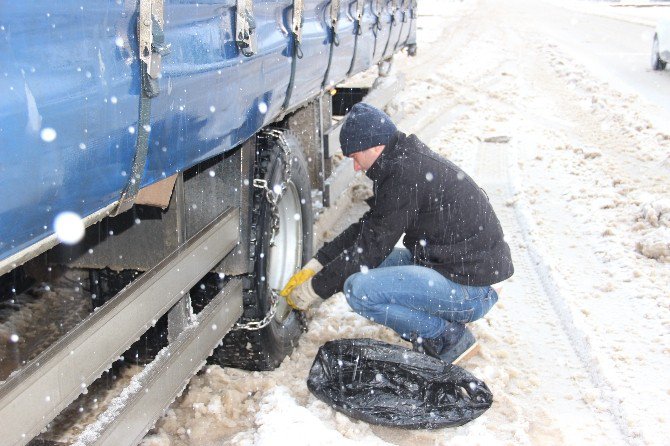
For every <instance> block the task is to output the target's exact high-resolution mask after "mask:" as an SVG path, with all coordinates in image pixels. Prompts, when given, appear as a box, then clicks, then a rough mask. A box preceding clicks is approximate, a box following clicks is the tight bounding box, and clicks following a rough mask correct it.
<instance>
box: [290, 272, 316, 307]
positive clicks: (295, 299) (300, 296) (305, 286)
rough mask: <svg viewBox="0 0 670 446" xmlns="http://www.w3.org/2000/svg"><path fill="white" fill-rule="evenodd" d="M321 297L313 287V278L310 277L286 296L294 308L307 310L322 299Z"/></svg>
mask: <svg viewBox="0 0 670 446" xmlns="http://www.w3.org/2000/svg"><path fill="white" fill-rule="evenodd" d="M322 300H323V299H321V297H319V295H318V294H316V292H315V291H314V288H312V279H311V278H309V279H307V280H306V281H305V282H303V283H301V284H300V285H298V286H297V287H295V289H294V290H293V291H292V292H291V294H290V295H289V296H288V297H287V298H286V303H288V304H289V305H290V306H291V308H293V309H294V310H300V311H305V310H306V309H308V308H309V307H311V306H312V305H314V304H315V303H317V302H319V301H322Z"/></svg>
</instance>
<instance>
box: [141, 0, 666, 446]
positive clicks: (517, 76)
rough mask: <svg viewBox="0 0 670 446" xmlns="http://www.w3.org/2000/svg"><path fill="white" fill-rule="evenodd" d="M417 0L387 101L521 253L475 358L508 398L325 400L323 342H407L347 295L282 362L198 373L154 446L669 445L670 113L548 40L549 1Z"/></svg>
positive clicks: (358, 206) (477, 369)
mask: <svg viewBox="0 0 670 446" xmlns="http://www.w3.org/2000/svg"><path fill="white" fill-rule="evenodd" d="M419 3H420V8H421V14H420V29H419V54H418V57H416V58H405V57H400V58H398V60H397V61H396V66H395V72H396V73H397V74H399V73H402V74H403V75H404V77H405V79H406V84H407V85H406V87H405V88H404V89H403V90H402V91H399V92H398V95H397V97H396V99H395V100H394V102H393V103H392V104H391V106H390V107H389V111H390V112H391V113H393V114H395V115H396V116H399V117H400V116H401V117H402V118H401V119H400V122H399V127H401V128H402V129H403V130H405V131H407V132H412V133H417V134H418V135H419V136H420V137H421V138H422V139H423V140H424V141H425V142H426V143H428V144H429V145H430V146H431V147H432V148H433V149H434V150H436V151H439V152H440V153H442V154H444V155H445V156H447V157H448V158H450V159H452V160H453V161H455V162H456V163H458V164H460V165H461V166H462V167H463V168H464V169H465V170H466V171H467V172H468V173H470V174H471V175H472V176H473V177H474V178H475V179H476V180H477V181H478V182H479V184H480V185H481V186H483V187H484V188H485V189H486V191H487V193H488V195H489V197H490V198H491V201H492V203H493V205H494V207H495V209H496V212H497V213H498V216H499V218H500V220H501V222H502V225H503V228H504V230H505V232H506V236H507V238H508V242H509V243H510V246H511V247H512V251H513V256H514V262H515V267H516V274H515V275H514V277H513V278H511V279H510V280H508V281H507V282H505V283H503V284H502V286H503V291H502V296H501V299H500V301H499V303H498V305H497V306H496V307H495V308H494V309H493V310H492V311H491V312H490V313H489V314H488V315H487V317H486V318H485V319H484V320H480V321H477V322H476V323H474V324H473V327H472V328H473V331H474V333H475V334H476V335H477V337H478V338H479V340H480V343H481V344H482V351H481V354H480V355H479V356H476V357H474V358H472V359H470V360H468V361H466V362H464V363H463V364H462V366H464V367H465V368H466V369H468V370H469V371H471V372H473V373H474V374H475V375H476V376H478V377H479V378H481V379H483V380H484V381H486V383H487V384H488V386H489V387H490V388H491V390H492V391H493V394H494V398H495V401H494V404H493V406H492V407H491V409H489V411H488V412H486V413H485V414H484V415H483V416H482V417H480V418H478V419H477V420H475V421H473V422H472V423H469V424H467V425H465V426H462V427H459V428H454V429H443V430H435V431H400V430H394V429H388V428H380V427H375V426H371V425H368V424H366V423H362V422H358V421H354V420H351V419H348V418H347V417H345V416H343V415H341V414H339V413H337V412H336V411H334V410H333V409H331V408H330V407H329V406H328V405H326V404H324V403H322V402H320V401H319V400H317V399H316V398H315V397H313V396H312V395H311V394H310V393H309V391H308V390H307V387H306V379H307V374H308V371H309V368H310V366H311V363H312V361H313V358H314V356H315V355H316V352H317V350H318V347H319V346H320V345H322V344H323V343H324V342H326V341H328V340H331V339H337V338H345V337H372V338H376V339H380V340H383V341H387V342H392V343H402V341H400V340H399V339H398V337H397V336H396V335H395V334H394V333H393V332H391V331H390V330H387V329H385V328H383V327H381V326H378V325H375V324H373V323H371V322H369V321H367V320H364V319H363V318H361V317H359V316H357V315H356V314H354V313H353V312H352V311H351V310H350V309H349V308H348V306H347V304H346V302H345V300H344V298H343V296H342V295H340V294H338V295H335V296H333V297H332V298H331V299H329V300H327V301H326V302H325V303H324V304H323V305H321V306H320V307H319V308H317V309H315V310H314V311H312V314H311V322H310V325H309V332H308V333H307V334H305V335H304V336H303V338H301V342H300V346H299V347H298V348H297V350H296V351H295V352H294V354H293V355H292V356H291V357H290V358H288V359H286V360H285V361H284V363H283V364H282V365H281V366H280V367H279V369H277V370H276V371H273V372H262V373H259V372H256V373H250V372H244V371H239V370H233V369H221V368H219V367H216V366H211V367H208V368H207V369H206V370H205V372H204V373H201V374H200V375H198V376H196V377H194V378H193V380H192V382H191V384H190V386H189V388H188V390H187V391H186V392H184V395H182V397H181V398H180V399H179V400H178V401H176V402H175V403H174V404H173V405H172V407H171V408H170V410H169V411H168V413H167V415H166V416H165V417H164V418H162V419H161V420H160V421H159V422H158V423H157V426H156V428H155V429H154V431H153V432H152V434H151V435H149V436H147V437H146V438H145V440H144V443H143V444H144V445H147V446H149V445H152V446H153V445H212V444H217V445H219V444H225V445H252V444H257V445H270V444H271V445H275V444H291V445H293V446H296V445H311V444H315V445H316V444H318V445H329V444H332V445H335V444H337V445H339V444H360V443H364V444H373V445H374V444H380V445H381V444H399V445H404V444H407V445H409V444H411V445H417V444H450V445H459V444H463V445H477V444H481V445H491V444H514V445H517V444H584V443H588V444H611V445H615V444H633V445H650V444H658V445H661V444H667V442H668V438H670V412H669V411H668V407H670V314H669V313H670V298H669V297H668V295H667V293H668V290H669V289H670V286H669V285H670V181H669V180H670V159H669V156H670V124H668V126H667V127H661V126H659V124H658V123H656V124H652V122H656V121H654V119H653V118H654V117H655V116H657V115H658V114H659V113H667V111H668V110H667V109H665V110H661V109H659V107H658V106H657V105H653V104H651V103H648V102H646V101H645V100H644V99H642V98H641V97H639V96H637V95H635V94H631V93H629V92H622V91H621V90H620V89H618V88H615V87H614V86H613V85H612V84H610V83H608V81H607V79H603V78H601V77H599V75H598V74H597V73H594V72H592V71H590V70H589V69H588V68H586V67H585V66H584V65H581V64H579V63H578V62H576V61H575V60H574V59H573V58H571V56H570V52H569V51H567V50H565V49H564V48H562V47H561V46H560V45H558V44H556V43H555V42H553V41H552V40H550V39H549V38H548V37H546V36H545V35H542V34H541V33H540V34H538V33H537V32H536V29H535V28H534V26H533V24H532V23H529V21H528V20H526V19H525V17H527V14H528V12H529V11H531V12H532V11H533V8H536V9H540V8H542V7H543V3H542V2H541V1H530V0H508V1H505V2H498V1H495V0H466V1H459V2H447V1H444V0H421V1H420V2H419ZM570 7H572V8H577V7H582V11H584V10H590V9H592V8H600V9H604V8H608V6H606V5H601V4H598V5H593V4H592V2H589V4H588V5H587V6H586V7H583V5H582V4H581V3H579V2H571V3H570ZM619 9H622V10H623V9H624V8H619ZM625 9H631V8H625ZM617 14H623V13H620V12H617ZM636 14H637V13H636ZM631 20H633V21H634V20H636V17H634V16H633V15H631ZM644 48H645V49H646V48H647V46H644ZM661 75H663V76H666V77H668V78H670V73H668V72H666V73H661ZM665 80H666V81H670V79H665ZM664 85H665V86H666V88H667V86H668V83H667V82H666V83H665V84H664ZM669 107H670V105H669ZM496 137H498V138H496ZM495 141H503V142H497V143H496V142H495ZM504 141H507V142H504ZM364 195H365V190H364V186H358V187H357V189H356V190H354V191H352V193H351V194H350V196H348V197H345V199H344V200H343V201H342V202H340V207H339V208H338V210H337V211H338V212H341V213H343V217H342V218H341V219H339V225H341V226H336V227H331V226H328V227H326V226H325V222H326V221H333V219H330V220H328V219H323V222H322V223H321V224H320V226H319V227H318V233H319V234H318V235H319V236H320V238H321V239H323V238H326V239H327V238H330V237H332V236H334V235H335V234H337V232H338V231H339V230H341V229H342V225H346V224H347V223H348V222H351V221H353V220H354V219H355V218H356V216H357V215H360V213H362V212H363V211H364V204H363V203H362V198H363V196H364Z"/></svg>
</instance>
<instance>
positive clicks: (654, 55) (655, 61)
mask: <svg viewBox="0 0 670 446" xmlns="http://www.w3.org/2000/svg"><path fill="white" fill-rule="evenodd" d="M658 48H659V44H658V35H654V43H653V45H652V46H651V68H652V69H653V70H655V71H662V70H665V65H666V63H665V61H664V60H661V54H660V51H659V49H658Z"/></svg>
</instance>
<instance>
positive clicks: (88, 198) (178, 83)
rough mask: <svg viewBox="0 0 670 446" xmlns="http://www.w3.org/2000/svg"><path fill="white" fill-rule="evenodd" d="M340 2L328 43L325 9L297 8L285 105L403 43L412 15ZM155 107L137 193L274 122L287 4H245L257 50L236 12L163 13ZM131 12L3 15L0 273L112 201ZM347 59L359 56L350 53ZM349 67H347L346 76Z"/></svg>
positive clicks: (99, 2)
mask: <svg viewBox="0 0 670 446" xmlns="http://www.w3.org/2000/svg"><path fill="white" fill-rule="evenodd" d="M373 3H374V4H375V5H374V6H376V4H377V2H372V1H370V0H367V1H365V6H364V14H363V19H362V23H361V24H360V27H359V25H358V24H357V23H356V21H355V16H356V7H357V2H356V1H355V0H349V1H346V0H345V1H342V2H341V5H340V15H339V20H338V40H339V44H338V45H336V46H333V47H332V48H333V53H332V57H331V55H330V51H331V45H330V42H331V35H330V31H329V29H328V26H329V22H330V18H329V15H330V2H329V1H323V0H305V2H304V4H305V11H304V19H303V26H302V42H301V44H300V53H301V58H299V59H297V60H296V61H295V67H296V72H295V79H294V87H293V90H292V91H291V96H290V102H289V106H291V107H292V106H296V105H298V104H301V103H302V102H304V101H306V100H309V99H311V98H314V97H316V96H317V95H318V94H319V92H320V91H321V90H322V84H323V81H324V77H325V75H326V67H327V65H328V60H329V58H331V59H332V61H331V66H330V71H329V74H328V78H327V85H334V84H336V83H338V82H340V81H342V80H343V79H345V78H346V77H347V76H348V75H351V74H353V73H356V72H358V71H361V70H363V69H366V68H368V67H369V66H371V65H372V64H374V63H375V62H377V61H379V60H381V59H383V58H387V57H390V56H391V55H392V54H393V53H394V52H395V51H396V50H397V49H398V48H400V47H402V46H403V45H404V44H405V42H408V41H409V40H411V39H412V32H410V30H411V25H410V23H405V22H403V18H406V19H411V18H412V16H411V15H410V14H408V13H404V12H403V11H395V15H394V16H392V15H391V12H392V11H393V8H392V4H393V2H392V1H391V0H389V1H388V2H386V6H385V7H384V8H383V10H382V12H381V14H379V18H378V17H377V15H376V14H375V12H377V11H376V9H375V10H373ZM164 10H165V12H164V19H165V26H164V31H165V40H166V42H168V43H169V44H170V45H171V52H170V54H169V55H167V56H166V57H164V58H163V63H162V70H161V75H162V77H161V79H160V94H159V95H158V96H157V97H156V98H154V99H152V100H151V119H150V137H149V150H148V154H147V163H146V167H145V171H144V175H143V177H142V183H141V184H142V185H143V186H146V185H149V184H152V183H154V182H156V181H158V180H160V179H162V178H165V177H167V176H170V175H172V174H173V173H175V172H178V171H183V170H184V169H187V168H189V167H190V166H193V165H194V164H196V163H198V162H200V161H202V160H205V159H208V158H210V157H212V156H214V155H216V154H220V153H222V152H224V151H226V150H229V149H231V148H233V147H235V146H236V145H238V144H239V143H240V142H242V141H244V140H246V139H247V138H249V137H250V136H252V135H253V134H254V133H255V132H257V131H258V130H259V129H260V128H262V127H263V126H265V125H267V124H268V123H270V122H272V121H273V120H274V119H276V117H277V116H278V115H279V114H280V113H281V112H282V110H283V108H282V107H283V105H284V101H285V99H286V94H287V90H288V86H289V83H290V80H291V65H292V60H293V56H294V55H293V41H292V39H293V36H292V34H290V32H289V31H288V30H290V29H291V26H290V24H291V19H292V13H293V1H292V0H259V1H254V19H255V22H256V30H255V33H256V37H257V42H258V48H257V51H256V53H255V54H254V55H252V56H250V57H247V56H244V55H242V53H241V52H240V51H239V49H238V46H237V44H236V42H235V32H234V31H235V20H236V19H235V17H236V2H235V1H231V0H227V1H223V0H209V1H202V0H199V1H196V0H166V1H165V8H164ZM137 17H138V11H137V4H136V2H132V1H128V2H121V1H115V0H89V1H87V2H80V1H77V2H75V1H72V0H61V1H59V2H47V1H43V0H40V1H31V2H6V1H5V2H2V3H1V8H0V90H1V91H2V92H3V94H2V95H0V141H1V143H0V144H1V146H0V187H1V188H2V189H1V190H2V192H1V196H0V260H3V259H6V258H8V257H10V256H11V255H13V254H15V253H18V252H20V251H22V250H24V249H26V248H28V247H30V246H32V245H33V244H35V243H36V242H38V241H40V240H42V239H44V238H46V237H48V236H49V235H51V234H53V222H54V218H55V216H56V215H58V214H59V213H61V212H63V211H72V212H75V213H77V214H78V215H80V216H82V217H85V216H88V215H91V214H92V213H95V212H96V211H98V210H100V209H103V208H105V207H106V206H108V205H110V204H112V203H114V202H115V201H116V200H118V199H119V196H120V194H121V192H122V191H123V189H124V187H125V186H126V185H127V183H128V181H129V172H130V169H131V167H132V163H133V158H134V156H135V151H136V147H135V146H136V140H137V136H138V133H139V132H138V129H137V126H138V110H139V101H140V72H141V71H140V63H139V59H138V43H137V31H136V28H137ZM354 47H356V49H355V50H354ZM352 58H353V63H352Z"/></svg>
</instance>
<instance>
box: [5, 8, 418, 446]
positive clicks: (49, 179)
mask: <svg viewBox="0 0 670 446" xmlns="http://www.w3.org/2000/svg"><path fill="white" fill-rule="evenodd" d="M416 8H417V5H416V1H415V0H350V1H337V0H330V1H319V0H263V1H261V0H253V1H252V0H236V1H235V0H227V1H226V0H209V1H199V2H196V1H192V0H126V1H122V0H118V1H116V2H112V1H102V0H95V1H91V2H87V3H84V4H83V5H82V4H81V2H74V1H73V0H63V1H61V2H58V3H57V4H53V5H47V4H46V2H28V3H21V2H19V3H16V4H12V5H6V6H3V10H2V12H0V60H2V61H3V71H4V76H0V85H3V86H4V87H5V91H9V92H11V94H8V95H6V96H5V97H4V98H2V99H0V103H1V104H2V105H1V106H0V138H2V142H3V153H2V154H1V155H0V182H1V183H2V184H3V192H2V199H1V200H0V275H1V276H0V280H1V281H4V282H7V283H10V284H11V283H13V282H12V280H14V281H15V280H16V277H18V276H19V275H21V276H23V275H25V274H27V273H26V272H25V271H28V270H29V269H30V268H29V266H30V265H31V264H34V263H36V262H37V263H40V264H49V265H64V266H66V267H67V268H77V269H81V270H83V271H86V272H87V273H88V275H89V291H90V295H91V303H90V305H91V312H90V315H89V316H88V317H86V318H85V319H84V320H83V321H81V322H80V323H78V324H77V325H76V326H74V327H73V328H72V329H71V330H69V331H68V332H67V333H66V334H65V335H64V336H62V337H60V338H59V339H58V340H57V341H55V342H54V343H52V344H51V345H49V346H48V347H47V348H46V349H45V350H43V351H41V352H40V353H39V354H38V355H37V356H35V357H34V358H32V359H30V360H29V361H28V362H27V363H26V364H25V365H23V366H22V367H20V368H18V369H17V370H15V371H14V372H13V373H12V374H11V375H9V376H7V377H0V379H3V378H6V379H5V380H4V381H2V382H0V420H2V423H0V436H1V438H3V444H26V443H28V442H29V441H30V440H31V439H32V438H34V437H35V436H36V435H38V434H39V433H40V432H41V431H43V430H44V429H45V427H47V426H48V424H49V423H50V422H51V421H52V420H53V419H54V418H55V417H56V416H57V415H58V414H59V413H60V412H61V411H63V410H64V409H65V408H67V407H68V405H70V404H71V403H72V402H73V401H74V400H75V399H76V398H77V397H78V396H79V395H80V394H81V393H82V392H84V391H85V390H86V389H87V387H88V386H89V385H91V384H92V383H93V382H94V381H95V380H96V379H98V378H99V377H100V376H101V375H102V374H103V373H105V371H107V370H109V369H110V368H111V367H112V365H113V364H114V363H115V362H117V361H119V360H120V358H122V359H123V360H125V361H133V362H137V363H140V364H144V365H145V366H144V368H143V370H142V372H140V373H138V374H137V375H135V376H134V377H133V378H132V380H131V383H130V384H129V385H128V386H127V387H126V388H125V389H124V390H123V392H122V393H121V394H120V395H119V396H118V397H117V398H116V399H115V400H114V401H113V402H112V403H111V404H110V406H109V407H108V408H107V409H106V411H105V413H103V414H102V415H101V416H100V417H99V418H98V420H97V421H96V422H95V423H94V424H92V425H90V426H88V427H87V428H86V430H85V431H84V432H83V433H82V434H81V435H80V436H79V438H78V444H110V445H118V444H136V443H138V442H140V441H141V439H142V438H143V436H144V435H145V434H146V432H147V431H148V430H149V429H150V428H151V427H152V426H153V424H154V423H155V421H156V420H157V419H158V418H159V417H160V416H161V415H162V414H163V413H164V411H165V410H166V409H167V407H168V406H169V404H170V403H171V402H172V401H173V400H174V399H175V397H176V396H177V395H179V394H180V393H181V392H182V391H183V389H184V388H185V386H186V385H187V384H188V381H189V380H190V378H191V377H192V376H193V375H194V374H195V373H196V372H197V371H198V370H199V369H201V368H202V366H203V365H204V364H205V363H206V362H207V361H209V362H212V363H216V364H220V365H222V366H234V367H243V368H247V369H252V370H270V369H273V368H275V367H277V366H278V365H279V364H280V363H281V361H282V360H283V359H284V358H285V357H286V356H287V355H289V354H290V353H291V351H292V349H293V348H294V346H295V345H296V343H297V341H298V338H299V336H300V334H301V332H302V330H303V329H304V326H305V321H304V319H303V318H304V316H303V315H301V314H299V313H298V312H295V311H291V309H290V308H288V307H287V305H286V302H285V301H284V300H283V299H280V298H279V297H278V295H277V290H279V289H281V287H282V286H283V284H285V283H286V281H287V280H288V278H289V277H290V276H291V275H292V274H293V273H294V272H295V271H297V270H298V269H299V268H300V267H301V266H302V265H303V264H304V263H305V262H306V261H307V260H308V259H309V258H310V257H311V255H312V251H313V219H314V214H315V213H316V212H317V211H318V208H320V207H328V206H331V205H332V204H333V203H334V201H335V200H336V199H337V197H339V196H340V195H341V194H342V193H343V192H344V190H345V189H346V188H347V187H348V185H349V183H350V182H351V180H352V176H353V168H352V166H351V162H350V160H349V159H347V158H344V159H342V157H341V156H340V155H338V151H339V141H338V137H339V130H340V126H339V123H340V117H341V116H342V115H344V113H345V112H346V110H348V109H349V108H350V107H351V106H352V105H353V104H354V103H355V102H358V101H361V100H364V101H366V102H368V103H371V104H373V105H376V106H378V107H383V106H384V105H385V104H386V103H387V102H388V101H389V100H390V99H391V97H392V95H393V92H394V91H396V90H397V88H399V86H398V84H397V82H399V81H398V80H397V79H390V78H380V80H378V81H376V82H375V83H376V84H377V86H376V88H374V89H372V90H369V89H368V88H339V85H340V84H341V83H342V82H343V81H345V80H347V79H349V78H351V77H352V76H353V75H355V74H357V73H360V72H362V71H364V70H366V69H368V68H370V67H373V66H374V65H375V64H380V66H385V65H387V64H389V63H390V62H389V61H390V60H391V58H392V56H393V55H394V54H395V53H396V52H398V51H400V50H402V49H406V50H407V51H408V53H410V54H413V53H414V52H415V51H416V38H415V37H416V18H417V13H416ZM380 70H381V69H380ZM381 71H384V70H381ZM30 176H32V177H33V178H36V180H34V181H32V182H29V181H28V182H27V180H28V179H29V177H30ZM63 213H68V214H70V215H72V214H75V215H76V216H77V218H78V220H76V221H75V226H77V225H81V228H82V230H83V233H82V236H81V237H80V238H79V239H77V240H75V242H74V243H72V242H69V241H67V240H64V238H63V236H62V234H59V232H58V231H57V229H56V228H55V227H54V221H55V220H56V218H57V217H59V216H61V215H63ZM10 288H11V289H12V293H16V290H15V288H16V287H10ZM3 289H4V288H3ZM10 294H11V293H10ZM5 297H6V296H3V297H2V298H5ZM10 297H11V296H10Z"/></svg>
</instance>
